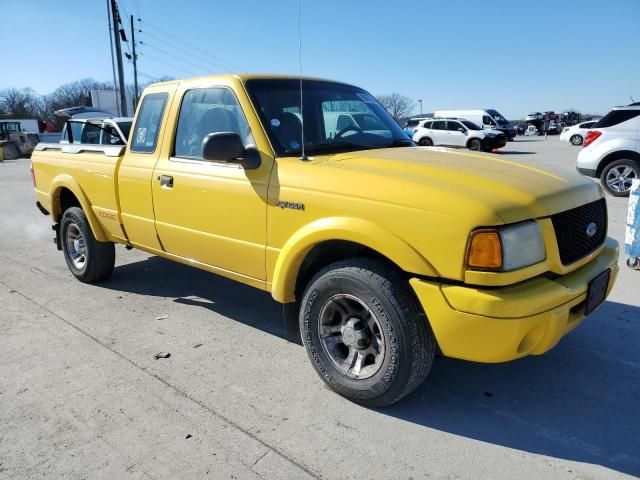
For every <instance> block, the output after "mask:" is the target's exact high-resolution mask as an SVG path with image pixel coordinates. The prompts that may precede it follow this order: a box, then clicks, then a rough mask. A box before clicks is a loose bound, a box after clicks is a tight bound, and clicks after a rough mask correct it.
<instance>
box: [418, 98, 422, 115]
mask: <svg viewBox="0 0 640 480" xmlns="http://www.w3.org/2000/svg"><path fill="white" fill-rule="evenodd" d="M418 103H419V104H420V116H422V99H421V98H419V99H418Z"/></svg>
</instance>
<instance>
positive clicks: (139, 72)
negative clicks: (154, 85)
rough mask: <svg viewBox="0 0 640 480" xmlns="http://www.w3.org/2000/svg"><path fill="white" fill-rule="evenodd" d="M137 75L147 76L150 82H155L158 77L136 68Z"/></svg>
mask: <svg viewBox="0 0 640 480" xmlns="http://www.w3.org/2000/svg"><path fill="white" fill-rule="evenodd" d="M138 75H140V76H141V77H144V78H147V79H149V80H151V81H152V82H155V81H156V80H158V77H154V76H152V75H149V74H148V73H144V72H141V71H140V70H138Z"/></svg>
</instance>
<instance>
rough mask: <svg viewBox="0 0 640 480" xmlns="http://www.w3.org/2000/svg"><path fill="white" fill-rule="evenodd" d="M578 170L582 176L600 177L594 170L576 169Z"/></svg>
mask: <svg viewBox="0 0 640 480" xmlns="http://www.w3.org/2000/svg"><path fill="white" fill-rule="evenodd" d="M576 170H577V171H578V173H581V174H582V175H585V176H587V177H591V178H596V177H597V176H598V175H597V172H596V170H595V169H593V168H582V167H576Z"/></svg>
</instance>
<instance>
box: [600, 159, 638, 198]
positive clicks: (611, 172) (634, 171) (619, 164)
mask: <svg viewBox="0 0 640 480" xmlns="http://www.w3.org/2000/svg"><path fill="white" fill-rule="evenodd" d="M626 168H629V169H630V173H629V174H628V175H627V176H626V177H625V178H626V179H627V180H628V179H640V163H639V162H637V161H636V160H632V159H629V158H623V159H620V160H615V161H613V162H611V163H610V164H609V165H607V166H606V167H605V168H604V170H603V171H602V174H601V175H600V184H601V185H602V188H604V189H605V190H606V191H607V193H609V195H613V196H614V197H628V196H629V190H630V189H631V181H630V180H629V181H627V182H623V183H624V186H621V183H620V182H617V184H614V185H611V182H610V180H611V177H614V176H615V172H619V171H620V170H622V171H624V170H625V169H626ZM616 185H618V187H616Z"/></svg>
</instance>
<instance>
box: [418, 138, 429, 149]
mask: <svg viewBox="0 0 640 480" xmlns="http://www.w3.org/2000/svg"><path fill="white" fill-rule="evenodd" d="M418 145H420V146H422V147H431V146H432V145H433V142H432V141H431V139H430V138H426V137H425V138H421V139H420V141H419V142H418Z"/></svg>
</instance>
